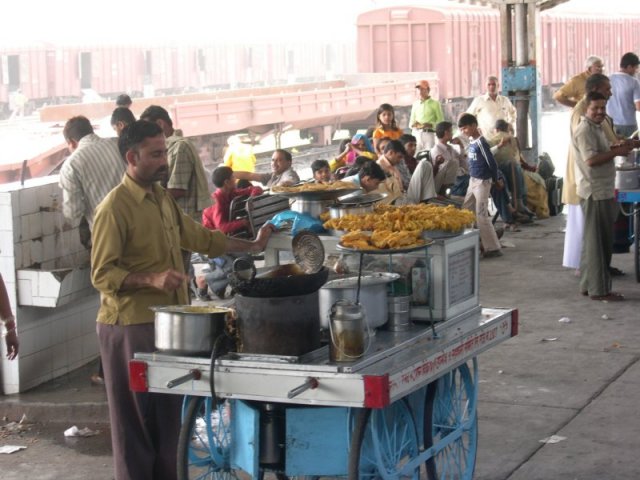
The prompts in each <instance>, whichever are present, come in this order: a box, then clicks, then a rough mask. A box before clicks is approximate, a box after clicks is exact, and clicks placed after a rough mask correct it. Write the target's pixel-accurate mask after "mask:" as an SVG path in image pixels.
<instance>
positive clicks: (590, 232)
mask: <svg viewBox="0 0 640 480" xmlns="http://www.w3.org/2000/svg"><path fill="white" fill-rule="evenodd" d="M586 103H587V110H586V113H585V115H584V116H583V117H582V120H581V121H580V123H579V124H578V126H577V127H576V129H575V131H574V133H573V137H572V139H571V148H572V149H573V155H574V158H575V162H576V163H575V171H574V173H575V177H576V190H577V194H578V196H579V197H580V207H581V208H582V212H583V213H584V236H583V241H582V254H581V257H580V291H581V292H582V294H583V295H585V296H586V295H589V296H590V297H591V299H592V300H607V301H619V300H624V297H623V296H622V295H621V294H619V293H616V292H613V291H611V275H610V273H609V264H610V263H611V254H612V251H613V222H614V220H615V218H616V217H615V216H616V212H617V203H616V200H615V198H614V192H613V190H614V185H615V176H616V171H615V166H614V163H613V159H614V157H616V156H618V155H627V154H628V153H629V152H630V151H631V150H632V149H633V144H632V143H630V142H629V143H623V144H621V145H618V146H611V145H610V143H609V141H608V140H607V137H606V136H605V133H604V131H603V129H602V122H604V120H605V118H606V105H607V99H606V97H605V96H604V95H603V94H602V93H599V92H596V91H592V92H589V93H588V94H587V97H586Z"/></svg>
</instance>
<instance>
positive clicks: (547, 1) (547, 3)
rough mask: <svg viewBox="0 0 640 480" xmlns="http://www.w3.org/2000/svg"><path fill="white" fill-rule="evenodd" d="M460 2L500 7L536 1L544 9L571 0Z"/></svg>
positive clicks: (538, 6)
mask: <svg viewBox="0 0 640 480" xmlns="http://www.w3.org/2000/svg"><path fill="white" fill-rule="evenodd" d="M456 1H457V2H458V3H466V4H469V5H483V6H491V7H499V6H500V5H513V4H516V3H535V4H536V7H537V8H538V9H539V10H540V11H542V10H548V9H549V8H553V7H556V6H558V5H560V4H562V3H567V2H568V1H569V0H456Z"/></svg>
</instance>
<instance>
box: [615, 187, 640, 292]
mask: <svg viewBox="0 0 640 480" xmlns="http://www.w3.org/2000/svg"><path fill="white" fill-rule="evenodd" d="M616 198H617V200H618V202H620V203H631V204H632V205H633V210H632V212H631V215H630V218H631V222H630V223H629V236H630V239H631V240H632V241H633V258H634V261H633V264H634V269H635V273H636V281H637V282H640V190H618V191H617V192H616Z"/></svg>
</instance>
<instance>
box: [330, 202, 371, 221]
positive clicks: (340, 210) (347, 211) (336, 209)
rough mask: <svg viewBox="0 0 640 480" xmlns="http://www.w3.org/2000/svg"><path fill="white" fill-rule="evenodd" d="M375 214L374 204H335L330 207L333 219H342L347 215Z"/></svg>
mask: <svg viewBox="0 0 640 480" xmlns="http://www.w3.org/2000/svg"><path fill="white" fill-rule="evenodd" d="M371 212H373V204H372V203H370V204H368V205H340V204H335V205H331V206H330V207H329V216H330V217H331V218H342V217H344V216H345V215H364V214H365V213H371Z"/></svg>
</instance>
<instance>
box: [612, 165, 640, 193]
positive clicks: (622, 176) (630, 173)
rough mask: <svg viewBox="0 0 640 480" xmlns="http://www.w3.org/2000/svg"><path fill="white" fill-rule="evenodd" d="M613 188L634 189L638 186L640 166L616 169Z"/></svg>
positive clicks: (639, 184) (639, 183)
mask: <svg viewBox="0 0 640 480" xmlns="http://www.w3.org/2000/svg"><path fill="white" fill-rule="evenodd" d="M615 188H616V189H618V190H635V189H637V188H640V167H627V168H619V169H616V180H615Z"/></svg>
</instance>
